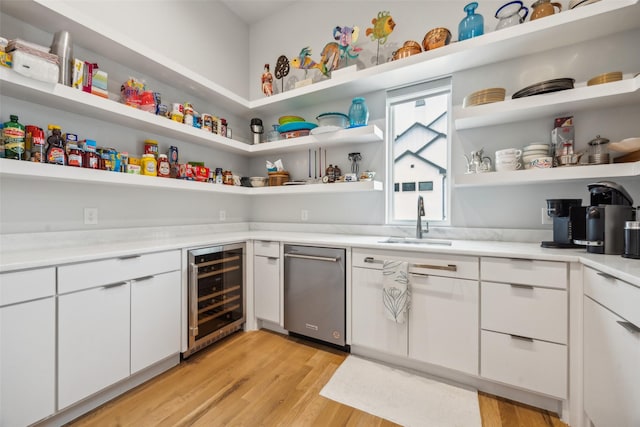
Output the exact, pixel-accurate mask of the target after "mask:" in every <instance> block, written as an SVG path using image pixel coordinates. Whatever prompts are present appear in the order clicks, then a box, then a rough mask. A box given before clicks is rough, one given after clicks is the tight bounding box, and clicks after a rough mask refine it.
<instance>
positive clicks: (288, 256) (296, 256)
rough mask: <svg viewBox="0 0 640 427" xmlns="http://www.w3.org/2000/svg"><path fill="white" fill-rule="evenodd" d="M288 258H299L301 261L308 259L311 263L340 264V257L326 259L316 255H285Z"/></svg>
mask: <svg viewBox="0 0 640 427" xmlns="http://www.w3.org/2000/svg"><path fill="white" fill-rule="evenodd" d="M284 256H285V257H287V258H299V259H308V260H311V261H329V262H338V261H340V257H326V256H316V255H298V254H284Z"/></svg>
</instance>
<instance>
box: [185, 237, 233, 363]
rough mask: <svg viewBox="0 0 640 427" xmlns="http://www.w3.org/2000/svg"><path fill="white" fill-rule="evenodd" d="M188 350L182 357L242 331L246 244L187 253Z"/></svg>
mask: <svg viewBox="0 0 640 427" xmlns="http://www.w3.org/2000/svg"><path fill="white" fill-rule="evenodd" d="M188 259H189V289H188V306H189V316H188V337H189V339H188V348H187V351H186V352H185V353H183V356H184V357H188V356H190V355H191V354H193V353H194V352H196V351H198V350H200V349H202V348H204V347H206V346H208V345H210V344H212V343H214V342H216V341H217V340H219V339H221V338H223V337H225V336H227V335H229V334H231V333H233V332H235V331H237V330H240V329H242V325H243V324H244V322H245V319H246V316H245V294H244V288H245V287H244V284H245V244H244V243H238V244H232V245H225V246H215V247H208V248H202V249H195V250H190V251H188Z"/></svg>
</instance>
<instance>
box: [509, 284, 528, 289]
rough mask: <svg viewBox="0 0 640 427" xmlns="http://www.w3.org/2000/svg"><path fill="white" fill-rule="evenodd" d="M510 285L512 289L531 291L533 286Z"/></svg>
mask: <svg viewBox="0 0 640 427" xmlns="http://www.w3.org/2000/svg"><path fill="white" fill-rule="evenodd" d="M510 285H511V287H512V288H518V289H529V290H533V286H531V285H519V284H517V283H510Z"/></svg>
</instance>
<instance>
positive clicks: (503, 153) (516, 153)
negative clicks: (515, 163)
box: [496, 148, 522, 159]
mask: <svg viewBox="0 0 640 427" xmlns="http://www.w3.org/2000/svg"><path fill="white" fill-rule="evenodd" d="M508 157H515V158H518V159H519V158H520V157H522V150H518V149H517V148H505V149H504V150H498V151H496V159H498V158H500V159H504V158H508Z"/></svg>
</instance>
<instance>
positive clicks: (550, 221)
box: [542, 208, 553, 225]
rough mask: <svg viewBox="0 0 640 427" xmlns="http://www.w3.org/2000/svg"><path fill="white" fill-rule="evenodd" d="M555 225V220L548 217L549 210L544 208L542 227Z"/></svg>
mask: <svg viewBox="0 0 640 427" xmlns="http://www.w3.org/2000/svg"><path fill="white" fill-rule="evenodd" d="M551 224H553V218H551V217H550V216H549V215H547V208H542V225H551Z"/></svg>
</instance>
